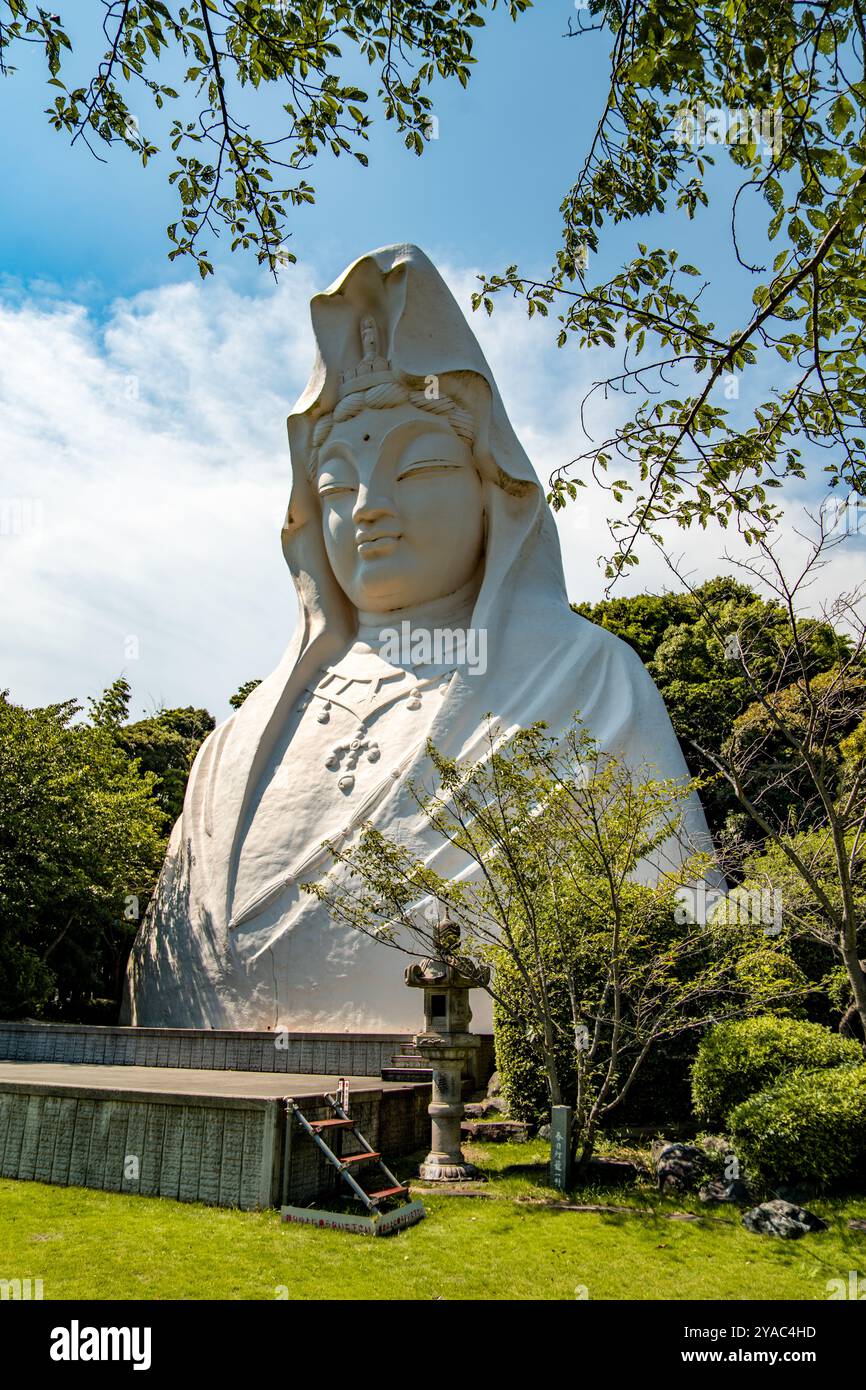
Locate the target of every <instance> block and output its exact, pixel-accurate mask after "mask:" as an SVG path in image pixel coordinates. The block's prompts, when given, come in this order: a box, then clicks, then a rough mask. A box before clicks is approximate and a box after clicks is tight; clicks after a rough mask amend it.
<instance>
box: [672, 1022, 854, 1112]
mask: <svg viewBox="0 0 866 1390" xmlns="http://www.w3.org/2000/svg"><path fill="white" fill-rule="evenodd" d="M862 1057H863V1053H862V1052H861V1050H860V1048H859V1047H858V1045H857V1043H856V1042H854V1041H852V1040H851V1039H850V1038H843V1037H840V1036H839V1034H838V1033H831V1032H829V1030H828V1029H826V1028H822V1027H821V1025H820V1024H818V1023H806V1022H804V1021H802V1020H800V1019H793V1018H777V1017H775V1016H774V1015H763V1016H761V1017H759V1018H747V1019H737V1020H733V1021H731V1022H728V1023H720V1024H718V1025H717V1026H716V1027H715V1028H713V1029H712V1030H711V1032H709V1033H707V1034H706V1035H705V1037H704V1038H703V1039H702V1040H701V1045H700V1047H699V1048H698V1055H697V1057H696V1059H695V1064H694V1066H693V1067H692V1104H693V1106H694V1109H695V1113H696V1114H697V1115H698V1116H699V1118H700V1119H702V1120H705V1121H706V1122H707V1123H709V1124H711V1125H720V1126H724V1125H725V1123H726V1121H727V1119H728V1116H729V1115H730V1113H731V1111H732V1110H733V1109H734V1107H735V1106H738V1105H740V1104H741V1103H742V1102H743V1101H745V1100H748V1098H749V1097H750V1096H753V1095H755V1094H756V1093H758V1092H760V1091H766V1090H768V1089H769V1088H770V1087H771V1086H773V1085H774V1084H775V1082H776V1081H778V1080H779V1079H780V1078H782V1077H784V1076H787V1075H789V1074H790V1073H791V1072H794V1071H797V1070H802V1071H816V1070H818V1069H819V1068H824V1067H838V1066H841V1065H842V1064H844V1063H846V1062H847V1063H855V1064H856V1063H857V1062H858V1061H860V1060H862Z"/></svg>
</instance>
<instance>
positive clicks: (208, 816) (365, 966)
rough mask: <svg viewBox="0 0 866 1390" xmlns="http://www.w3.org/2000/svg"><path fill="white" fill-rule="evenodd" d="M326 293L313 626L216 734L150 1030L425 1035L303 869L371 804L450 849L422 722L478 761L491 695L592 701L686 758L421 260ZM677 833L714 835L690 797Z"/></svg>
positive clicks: (614, 748)
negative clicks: (427, 790) (446, 639)
mask: <svg viewBox="0 0 866 1390" xmlns="http://www.w3.org/2000/svg"><path fill="white" fill-rule="evenodd" d="M311 309H312V320H313V327H314V331H315V336H316V341H317V346H318V353H317V358H316V363H315V366H314V368H313V373H312V376H311V378H310V381H309V384H308V385H307V388H306V390H305V391H304V393H303V395H302V396H301V398H300V400H299V401H298V403H297V405H296V406H295V408H294V409H293V411H292V412H291V414H290V415H289V418H288V431H289V444H290V448H291V463H292V488H291V495H290V498H289V507H288V513H287V515H286V519H285V523H284V525H283V531H282V544H283V553H284V555H285V558H286V563H287V565H288V567H289V571H290V573H291V576H292V579H293V581H294V585H295V589H296V591H297V596H298V603H299V606H300V617H299V622H298V627H297V632H296V634H295V636H294V639H293V641H292V642H291V644H290V645H289V647H288V650H287V651H286V654H285V656H284V657H283V659H282V661H281V662H280V665H279V666H278V667H277V669H276V670H275V671H274V672H273V674H272V675H271V676H269V677H268V679H267V680H265V681H263V682H262V684H261V685H260V686H259V687H258V688H257V689H256V690H255V691H254V693H253V694H252V695H250V696H249V698H248V699H247V700H246V702H245V703H244V704H243V706H242V707H241V708H240V709H239V710H238V711H237V712H236V713H235V714H233V715H232V716H231V718H229V719H228V720H226V722H225V723H224V724H222V725H221V726H220V727H219V728H217V729H216V730H215V731H214V732H213V733H212V734H211V735H210V737H209V738H208V739H207V741H206V742H205V743H204V745H203V746H202V748H201V750H200V752H199V754H198V757H197V759H196V762H195V765H194V767H193V770H192V774H191V776H190V781H189V787H188V789H187V794H186V801H185V804H184V810H183V815H182V816H181V818H180V820H179V821H178V822H177V824H176V825H175V827H174V832H173V834H172V836H171V842H170V844H169V849H168V854H167V857H166V862H165V867H164V869H163V872H162V876H161V878H160V881H159V885H158V888H157V891H156V894H155V898H154V901H153V903H152V904H151V908H150V910H149V912H148V914H147V916H146V919H145V921H144V923H143V925H142V929H141V932H140V933H139V936H138V939H137V941H136V944H135V947H134V950H133V954H132V957H131V960H130V966H129V973H128V979H127V999H126V1004H125V1018H126V1021H129V1022H132V1023H135V1024H138V1025H163V1026H175V1027H186V1028H190V1027H198V1028H208V1027H213V1028H256V1029H266V1028H286V1029H289V1030H293V1031H323V1032H342V1031H370V1032H380V1031H392V1030H393V1031H400V1032H405V1031H412V1030H415V1029H416V1028H417V1027H418V1025H419V1019H418V1016H417V1011H418V1004H417V1001H416V999H415V998H414V991H411V990H407V989H406V988H405V986H404V984H403V969H404V965H405V960H406V957H405V956H403V955H402V954H401V953H400V952H399V951H395V950H393V948H389V947H388V946H386V945H384V944H380V943H378V942H376V941H375V940H373V939H371V938H370V937H368V936H366V935H364V934H362V933H360V932H357V931H353V930H352V929H351V928H349V927H346V926H342V925H338V924H337V923H335V922H333V921H332V920H330V918H329V916H328V911H327V908H326V907H325V906H324V905H323V904H322V903H320V902H319V901H318V900H317V899H315V898H314V897H312V896H311V895H310V894H307V893H305V892H304V891H303V890H302V888H301V886H300V885H301V884H302V883H304V882H309V881H310V880H315V879H316V878H317V877H319V876H320V875H321V874H323V873H324V872H326V871H327V869H328V867H329V859H328V855H327V851H326V850H324V849H323V848H322V846H323V842H324V841H325V840H331V841H339V840H340V839H341V838H347V837H350V836H352V834H353V833H354V832H355V831H356V830H357V828H358V827H359V826H360V825H361V824H362V823H364V822H366V821H370V822H372V823H373V824H374V825H376V826H377V827H378V828H379V829H381V830H382V831H383V832H384V833H385V834H390V835H395V834H398V835H400V836H401V837H403V838H407V837H408V838H409V839H410V841H411V842H413V843H414V844H415V845H416V846H417V847H419V848H421V849H422V850H423V852H424V853H425V854H426V855H428V856H429V859H430V861H431V862H432V863H434V864H435V865H436V867H437V868H438V869H440V871H443V872H444V871H446V870H447V868H448V861H447V859H445V858H443V856H445V855H447V854H448V853H453V850H451V849H450V847H449V846H443V844H442V843H441V841H438V840H437V839H436V838H435V837H434V836H433V833H432V832H430V831H429V830H428V831H427V832H426V835H425V830H424V827H423V826H422V825H421V824H420V817H419V811H418V807H417V805H416V802H415V800H414V798H413V796H412V792H411V788H410V786H409V783H410V782H414V783H415V784H416V785H417V784H419V783H421V784H425V785H428V786H429V785H430V775H429V764H428V762H427V758H426V743H427V739H428V738H429V739H431V740H432V741H433V743H434V744H435V745H436V746H437V747H438V748H439V749H440V750H441V751H442V752H444V753H446V754H448V755H451V756H456V757H460V758H466V759H473V758H477V757H480V756H481V755H482V752H483V747H484V740H485V731H486V728H487V725H486V722H485V715H486V714H487V712H488V711H490V712H493V713H494V714H495V715H496V716H498V719H499V721H500V722H501V725H502V726H503V727H504V728H505V729H506V730H513V729H515V728H517V727H520V726H526V725H528V724H530V723H532V722H533V721H535V720H544V721H546V723H547V724H548V726H549V727H550V729H551V730H552V731H556V730H561V729H564V728H565V727H566V726H567V725H568V724H569V723H570V721H571V719H572V717H573V715H574V713H575V711H580V713H581V715H582V717H583V720H584V722H585V724H586V725H587V727H588V728H589V730H590V731H591V732H592V733H593V735H594V736H595V738H596V739H597V741H598V743H599V744H600V746H601V748H602V749H603V750H604V751H606V752H608V753H613V754H616V755H617V756H619V757H620V758H621V759H622V760H624V761H625V762H626V763H627V764H628V765H629V766H632V767H635V768H645V767H646V766H647V765H649V766H651V767H652V768H654V769H655V770H656V771H657V773H658V775H659V776H662V777H676V778H685V777H686V776H687V771H686V766H685V763H684V760H683V757H682V754H681V751H680V748H679V745H678V743H677V740H676V737H675V735H674V732H673V729H672V727H671V723H670V720H669V718H668V715H667V712H666V710H665V707H664V704H663V702H662V699H661V696H660V695H659V693H658V691H657V690H656V688H655V685H654V684H653V681H652V679H651V678H650V676H649V674H648V673H647V671H646V669H645V668H644V666H643V664H642V663H641V661H640V660H639V658H638V657H637V656H636V654H635V653H634V652H633V651H632V650H631V648H630V647H628V646H627V645H626V644H625V643H624V642H622V641H620V640H619V639H618V638H616V637H614V636H612V635H611V634H610V633H609V632H606V631H605V630H604V629H602V628H600V627H596V626H594V625H593V624H591V623H589V622H587V621H586V620H585V619H583V618H581V617H578V616H577V615H576V614H574V613H573V612H572V611H571V609H570V608H569V605H568V600H567V598H566V593H565V584H564V580H563V573H562V559H561V555H560V548H559V540H558V537H557V532H556V529H555V526H554V522H553V517H552V515H551V512H550V509H549V507H548V505H547V502H546V500H545V496H544V491H543V489H542V487H541V485H540V483H539V480H538V478H537V477H536V475H535V472H534V471H533V468H532V465H531V464H530V462H529V460H528V458H527V457H526V455H525V453H524V452H523V449H522V448H521V446H520V444H519V442H518V440H517V438H516V436H515V434H514V431H513V430H512V428H511V425H510V423H509V420H508V417H507V415H506V413H505V408H504V406H503V404H502V401H501V399H500V396H499V392H498V390H497V387H496V383H495V381H494V380H493V376H492V374H491V372H490V368H489V367H488V365H487V362H486V361H485V359H484V356H483V354H482V352H481V350H480V348H479V346H478V343H477V342H476V340H475V337H474V336H473V334H472V332H471V331H470V329H469V327H468V325H467V323H466V320H465V319H464V317H463V315H462V313H461V311H460V309H459V308H458V306H457V304H456V302H455V300H454V299H453V297H452V295H451V293H450V291H449V290H448V289H447V287H446V285H445V283H444V281H443V280H442V278H441V277H440V275H439V274H438V272H437V271H436V269H435V267H434V266H433V265H432V264H431V262H430V261H429V260H428V259H427V257H426V256H424V254H423V253H422V252H421V251H419V250H418V249H417V247H414V246H391V247H387V248H385V249H384V250H380V251H374V252H372V253H371V254H370V255H367V256H363V257H361V259H360V260H357V261H355V262H354V264H353V265H351V266H350V267H349V268H348V270H346V271H345V272H344V274H343V275H341V276H340V278H339V279H338V280H337V281H335V283H334V284H333V285H332V286H331V287H330V289H328V290H326V291H325V292H324V293H323V294H320V295H317V296H316V297H315V298H314V299H313V301H312V306H311ZM404 624H408V627H406V626H404ZM443 630H444V631H451V632H454V631H459V632H469V633H470V635H471V636H470V644H469V648H468V650H467V651H466V652H465V653H463V654H461V653H460V650H459V647H457V648H455V649H453V650H450V651H449V650H447V649H446V648H443V647H442V645H441V644H440V649H438V650H437V647H436V644H435V643H434V644H433V645H432V646H431V645H430V644H429V643H425V642H424V641H420V642H416V641H414V640H412V641H411V642H410V643H408V644H405V643H404V644H395V642H394V637H393V634H394V632H395V631H396V632H399V633H401V634H405V633H407V632H408V633H411V634H413V638H414V635H416V634H417V633H419V632H421V633H434V632H437V631H438V632H442V631H443ZM473 636H474V641H475V643H476V645H475V646H474V647H473V646H472V637H473ZM455 650H456V653H457V656H458V657H460V658H461V659H460V660H459V661H458V660H455V659H454V657H455ZM684 832H685V835H684V838H686V837H687V838H688V839H689V841H690V842H691V843H692V844H693V843H694V842H695V841H701V840H702V839H703V838H704V837H705V836H706V825H705V822H704V818H703V813H702V810H701V807H700V804H699V802H698V800H697V798H696V797H693V798H692V800H691V801H690V803H689V805H688V809H687V814H686V817H685V823H684ZM428 836H429V838H427V837H428ZM443 866H444V868H443ZM478 1002H479V1005H480V1007H477V1008H476V1024H477V1026H479V1027H481V1028H484V1027H485V1025H486V1023H487V1022H488V1019H489V1015H488V1016H487V1018H485V1015H484V1011H483V1003H482V1001H481V1000H480V999H479V1001H478Z"/></svg>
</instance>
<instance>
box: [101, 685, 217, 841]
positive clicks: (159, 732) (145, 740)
mask: <svg viewBox="0 0 866 1390" xmlns="http://www.w3.org/2000/svg"><path fill="white" fill-rule="evenodd" d="M130 695H131V690H130V685H129V682H128V681H127V680H126V678H125V677H124V676H119V677H118V678H117V680H115V681H114V682H113V683H112V684H111V685H110V686H109V687H108V689H107V690H106V691H105V692H104V693H103V694H102V695H101V696H100V697H99V699H97V700H93V699H91V700H90V701H89V704H90V714H91V719H92V720H93V723H94V724H96V725H98V726H99V727H100V728H105V729H107V730H109V731H110V732H111V733H112V734H113V736H114V738H115V739H116V740H117V743H118V745H119V746H120V747H121V748H122V749H123V750H124V751H125V752H126V753H127V754H128V755H129V757H130V758H134V759H137V761H138V764H139V766H140V767H141V769H142V771H143V772H145V773H149V774H153V777H154V782H153V795H154V797H155V799H156V801H157V803H158V804H159V806H161V807H162V809H163V811H165V813H166V815H167V816H168V817H169V819H170V820H171V821H176V820H177V818H178V816H179V815H180V813H181V811H182V810H183V799H184V795H185V793H186V784H187V781H188V780H189V774H190V770H191V768H192V765H193V762H194V761H195V755H196V753H197V752H198V750H199V748H200V747H201V745H202V743H203V742H204V740H205V739H206V738H207V736H208V734H209V733H210V732H211V731H212V729H214V727H215V725H216V721H215V720H214V717H213V715H212V714H209V713H208V711H207V710H206V709H194V708H193V707H192V705H187V706H186V707H185V708H184V709H163V710H159V711H158V712H157V713H156V714H154V715H152V716H151V717H150V718H147V719H139V720H136V721H134V722H133V723H130V722H129V702H130Z"/></svg>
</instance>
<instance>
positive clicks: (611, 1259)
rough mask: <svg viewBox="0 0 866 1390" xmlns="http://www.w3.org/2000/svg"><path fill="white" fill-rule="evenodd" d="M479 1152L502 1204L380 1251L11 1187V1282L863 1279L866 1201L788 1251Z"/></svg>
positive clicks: (191, 1210) (788, 1283) (661, 1284)
mask: <svg viewBox="0 0 866 1390" xmlns="http://www.w3.org/2000/svg"><path fill="white" fill-rule="evenodd" d="M466 1152H467V1157H471V1158H472V1160H473V1161H474V1162H476V1163H478V1164H479V1166H481V1167H483V1168H484V1169H485V1171H486V1172H487V1173H488V1174H489V1176H490V1182H489V1183H488V1184H487V1185H486V1189H485V1190H486V1191H487V1192H488V1193H489V1194H490V1195H489V1196H487V1197H484V1198H477V1199H476V1198H468V1197H457V1196H453V1195H452V1196H447V1195H442V1196H440V1195H439V1194H437V1195H435V1196H432V1197H431V1196H425V1197H424V1202H425V1205H426V1207H427V1212H428V1217H427V1220H425V1221H422V1222H421V1223H420V1225H418V1226H414V1227H412V1228H411V1229H409V1230H408V1231H404V1232H401V1233H400V1234H399V1235H395V1236H389V1237H387V1238H384V1239H377V1240H373V1239H369V1238H364V1237H361V1236H354V1235H347V1234H344V1233H342V1232H337V1231H318V1230H314V1229H311V1228H304V1227H297V1226H285V1225H282V1224H281V1222H280V1219H279V1214H278V1213H277V1212H274V1211H265V1212H240V1211H230V1210H226V1209H222V1208H219V1207H206V1206H201V1205H198V1204H196V1205H187V1204H185V1203H180V1202H172V1201H169V1200H167V1199H165V1198H145V1197H133V1196H124V1195H120V1194H116V1193H107V1192H92V1191H88V1190H86V1189H84V1188H65V1187H50V1186H47V1185H44V1184H41V1183H35V1182H13V1181H8V1180H0V1213H2V1214H0V1278H7V1279H12V1278H21V1279H24V1278H28V1277H29V1278H31V1279H37V1278H38V1279H42V1280H43V1287H44V1297H45V1298H46V1299H56V1298H73V1299H90V1298H96V1299H99V1298H119V1299H172V1298H174V1299H208V1298H218V1299H273V1298H276V1297H286V1290H287V1291H288V1297H289V1298H290V1299H317V1298H329V1299H369V1298H373V1299H414V1298H418V1299H435V1298H445V1299H570V1300H571V1299H575V1298H576V1297H586V1296H588V1297H589V1298H590V1299H650V1298H663V1299H683V1298H699V1299H711V1298H722V1299H763V1298H770V1299H818V1300H824V1299H826V1297H827V1288H826V1285H827V1281H828V1279H833V1278H840V1277H841V1278H845V1279H847V1277H848V1271H849V1270H852V1269H855V1270H859V1271H860V1272H861V1274H862V1273H864V1272H866V1234H864V1233H863V1232H862V1231H860V1232H858V1231H852V1230H849V1229H848V1228H847V1225H846V1222H847V1219H848V1218H850V1217H859V1218H866V1196H864V1197H860V1198H848V1199H846V1200H845V1201H841V1200H826V1201H816V1202H814V1203H810V1206H811V1209H812V1210H814V1211H816V1212H817V1213H818V1214H819V1215H821V1216H823V1217H824V1219H825V1220H827V1221H829V1223H830V1230H829V1231H827V1232H825V1233H823V1234H821V1235H814V1236H806V1237H805V1238H804V1239H803V1240H799V1241H781V1240H772V1239H769V1238H767V1237H761V1236H753V1235H750V1234H749V1233H748V1232H747V1231H746V1230H744V1229H743V1227H742V1226H741V1224H740V1216H739V1211H738V1210H736V1209H733V1208H727V1207H713V1208H707V1207H704V1206H702V1205H701V1204H700V1203H699V1202H697V1200H692V1199H689V1198H682V1199H679V1200H678V1201H676V1202H674V1201H671V1200H667V1199H662V1198H660V1197H659V1196H658V1194H657V1193H656V1192H655V1190H654V1188H653V1187H652V1186H651V1185H650V1184H649V1183H647V1184H644V1185H641V1186H638V1187H635V1188H632V1189H629V1190H628V1191H623V1190H619V1189H617V1190H614V1189H607V1190H605V1191H601V1190H599V1189H597V1188H596V1189H592V1190H588V1189H585V1188H584V1189H582V1190H581V1191H579V1192H575V1193H573V1194H572V1197H571V1200H573V1201H577V1202H604V1203H608V1204H614V1205H624V1206H629V1207H634V1208H651V1209H652V1214H651V1215H640V1214H638V1213H637V1212H635V1214H634V1215H632V1214H600V1213H593V1214H586V1213H577V1212H569V1211H557V1210H552V1209H550V1208H549V1207H547V1208H546V1207H544V1206H541V1205H540V1203H541V1202H542V1201H550V1200H554V1199H555V1197H556V1194H554V1193H552V1192H551V1191H550V1189H549V1188H547V1187H546V1186H545V1177H546V1161H547V1154H548V1146H547V1145H545V1144H542V1143H539V1142H537V1141H535V1142H533V1143H531V1144H520V1145H516V1144H509V1145H487V1146H484V1147H482V1146H468V1147H467V1149H466ZM411 1171H413V1169H412V1166H411V1165H410V1164H408V1163H407V1164H406V1165H404V1172H405V1173H409V1172H411ZM675 1211H692V1212H699V1213H700V1214H701V1215H702V1216H704V1217H709V1216H712V1217H713V1218H714V1219H707V1220H704V1221H701V1222H700V1223H698V1222H686V1221H681V1220H671V1219H670V1214H671V1213H672V1212H675ZM582 1288H585V1290H586V1294H582V1293H581V1289H582Z"/></svg>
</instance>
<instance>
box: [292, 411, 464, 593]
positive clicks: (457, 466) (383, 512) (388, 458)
mask: <svg viewBox="0 0 866 1390" xmlns="http://www.w3.org/2000/svg"><path fill="white" fill-rule="evenodd" d="M316 484H317V487H318V491H319V498H320V501H321V506H322V524H323V527H324V536H325V548H326V550H327V552H328V558H329V560H330V562H331V568H332V569H333V571H334V574H335V575H336V578H337V582H338V583H339V585H340V587H341V588H342V589H343V591H344V592H345V593H346V594H347V595H348V597H349V599H350V600H351V602H352V603H354V605H355V607H356V608H362V609H367V610H368V611H370V612H374V613H386V612H388V611H389V610H391V609H394V608H408V607H411V606H412V605H414V604H418V603H426V602H429V601H431V600H432V599H437V598H443V597H444V596H445V595H446V594H450V593H453V592H454V590H455V589H459V588H460V587H461V586H462V585H463V584H466V583H468V582H469V580H470V579H471V578H472V576H473V575H474V574H475V571H476V570H477V568H478V566H479V564H480V562H481V557H482V554H483V549H484V516H483V506H482V492H481V479H480V478H479V476H478V473H477V471H476V469H475V465H474V463H473V460H472V453H471V450H470V448H469V445H468V444H467V443H466V442H465V441H464V440H462V439H460V438H459V436H458V435H456V434H455V433H454V431H453V430H452V428H451V426H450V425H449V424H448V423H447V422H446V421H445V420H442V419H438V418H437V417H436V416H435V415H432V414H430V413H429V412H427V411H424V410H419V409H418V408H417V407H416V406H414V405H409V404H406V405H399V406H394V407H391V408H390V409H387V410H364V411H362V413H361V414H360V415H356V416H355V418H354V419H353V420H346V421H344V422H343V423H341V424H337V425H334V427H333V428H332V430H331V433H330V434H329V435H328V438H327V439H326V440H325V443H324V444H323V445H322V450H321V454H320V457H319V466H318V473H317V477H316Z"/></svg>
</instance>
